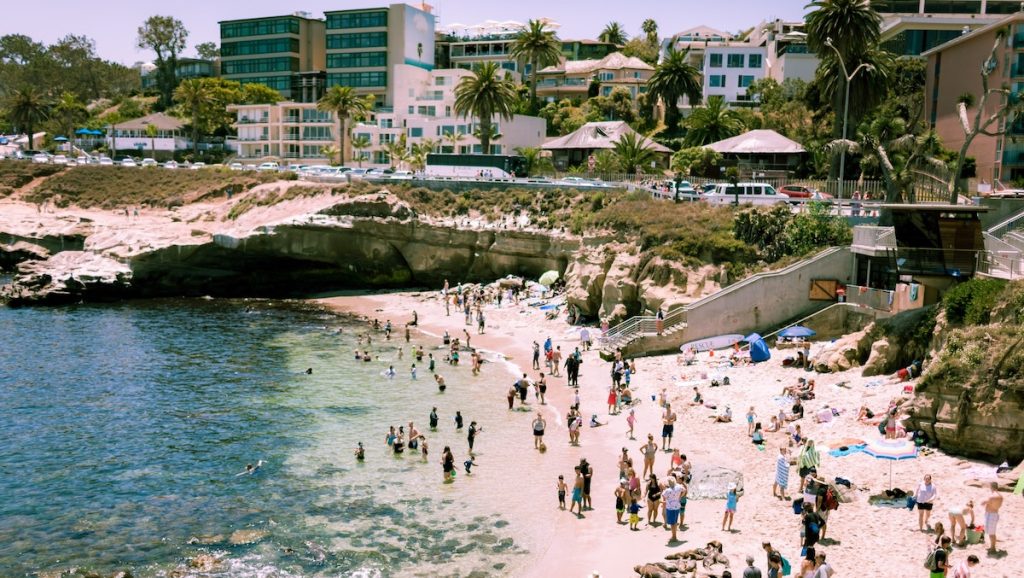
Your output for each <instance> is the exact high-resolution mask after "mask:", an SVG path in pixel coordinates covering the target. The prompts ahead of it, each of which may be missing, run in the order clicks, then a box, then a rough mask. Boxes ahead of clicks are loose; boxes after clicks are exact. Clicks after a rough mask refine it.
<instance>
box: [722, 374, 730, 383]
mask: <svg viewBox="0 0 1024 578" xmlns="http://www.w3.org/2000/svg"><path fill="white" fill-rule="evenodd" d="M722 385H729V376H728V375H727V376H725V377H723V378H722Z"/></svg>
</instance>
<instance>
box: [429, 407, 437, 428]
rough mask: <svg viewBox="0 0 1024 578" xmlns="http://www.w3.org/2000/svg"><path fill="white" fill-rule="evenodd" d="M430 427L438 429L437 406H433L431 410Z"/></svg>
mask: <svg viewBox="0 0 1024 578" xmlns="http://www.w3.org/2000/svg"><path fill="white" fill-rule="evenodd" d="M430 429H431V430H432V431H433V430H436V429H437V407H434V408H431V410H430Z"/></svg>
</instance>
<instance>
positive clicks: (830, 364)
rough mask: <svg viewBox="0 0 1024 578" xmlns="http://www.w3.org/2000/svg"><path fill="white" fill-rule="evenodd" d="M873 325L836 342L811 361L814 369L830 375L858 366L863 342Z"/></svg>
mask: <svg viewBox="0 0 1024 578" xmlns="http://www.w3.org/2000/svg"><path fill="white" fill-rule="evenodd" d="M873 325H874V324H872V325H869V326H867V327H865V328H864V330H863V331H858V332H856V333H851V334H849V335H847V336H845V337H843V338H841V339H838V340H836V341H835V342H834V343H833V344H832V345H831V346H829V347H828V349H826V350H825V351H823V352H822V353H820V354H819V355H818V356H817V358H815V359H814V360H813V363H814V369H815V370H816V371H818V372H820V373H831V372H840V371H846V370H848V369H850V368H853V367H857V366H858V365H860V361H861V359H862V357H861V351H862V349H863V348H864V345H863V342H864V339H865V338H866V337H867V335H868V333H869V332H870V331H871V329H872V328H873Z"/></svg>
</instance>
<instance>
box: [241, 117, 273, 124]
mask: <svg viewBox="0 0 1024 578" xmlns="http://www.w3.org/2000/svg"><path fill="white" fill-rule="evenodd" d="M268 122H270V117H269V116H263V117H258V118H250V117H247V116H243V117H241V118H239V119H238V122H237V123H235V124H267V123H268Z"/></svg>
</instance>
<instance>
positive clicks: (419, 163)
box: [409, 138, 437, 170]
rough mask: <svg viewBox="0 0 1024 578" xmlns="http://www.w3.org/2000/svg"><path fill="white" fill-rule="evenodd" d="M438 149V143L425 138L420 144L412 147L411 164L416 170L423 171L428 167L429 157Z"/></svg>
mask: <svg viewBox="0 0 1024 578" xmlns="http://www.w3.org/2000/svg"><path fill="white" fill-rule="evenodd" d="M436 148H437V141H435V140H433V139H429V138H425V139H423V140H421V141H420V142H419V143H417V144H414V145H412V152H411V155H410V158H409V164H411V165H412V167H413V168H414V169H417V170H423V169H424V168H426V166H427V155H429V154H430V153H432V152H434V149H436Z"/></svg>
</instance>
